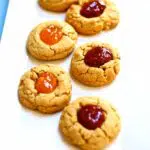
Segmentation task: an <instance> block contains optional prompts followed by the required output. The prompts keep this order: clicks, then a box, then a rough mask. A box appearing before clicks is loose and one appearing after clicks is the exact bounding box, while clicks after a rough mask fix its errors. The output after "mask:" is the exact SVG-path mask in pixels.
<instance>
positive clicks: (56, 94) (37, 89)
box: [18, 64, 71, 113]
mask: <svg viewBox="0 0 150 150" xmlns="http://www.w3.org/2000/svg"><path fill="white" fill-rule="evenodd" d="M18 94H19V100H20V102H21V104H23V105H24V106H25V107H27V108H30V109H33V110H38V111H40V112H42V113H54V112H57V111H60V110H62V109H63V108H64V107H65V106H66V105H67V104H68V103H69V101H70V98H71V81H70V77H69V75H68V74H67V73H66V72H65V71H64V70H63V69H62V68H61V67H59V66H57V65H52V64H49V65H39V66H37V67H34V68H31V69H30V70H29V71H28V72H26V73H25V74H24V75H23V76H22V77H21V80H20V84H19V88H18Z"/></svg>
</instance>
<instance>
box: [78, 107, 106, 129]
mask: <svg viewBox="0 0 150 150" xmlns="http://www.w3.org/2000/svg"><path fill="white" fill-rule="evenodd" d="M78 121H79V123H80V124H81V125H83V126H84V127H85V128H87V129H89V130H94V129H96V128H100V127H101V126H102V124H103V122H104V121H105V114H104V111H103V110H102V109H101V108H99V107H98V106H96V105H85V106H82V107H81V109H80V110H79V111H78Z"/></svg>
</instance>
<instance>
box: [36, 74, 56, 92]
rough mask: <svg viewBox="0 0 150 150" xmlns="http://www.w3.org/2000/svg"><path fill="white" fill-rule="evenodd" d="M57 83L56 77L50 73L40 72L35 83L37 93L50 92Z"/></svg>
mask: <svg viewBox="0 0 150 150" xmlns="http://www.w3.org/2000/svg"><path fill="white" fill-rule="evenodd" d="M57 85H58V81H57V78H56V77H55V76H54V75H53V74H52V73H47V72H44V73H41V74H40V75H39V78H38V79H37V81H36V83H35V88H36V89H37V91H38V92H39V93H50V92H52V91H54V90H55V88H56V86H57Z"/></svg>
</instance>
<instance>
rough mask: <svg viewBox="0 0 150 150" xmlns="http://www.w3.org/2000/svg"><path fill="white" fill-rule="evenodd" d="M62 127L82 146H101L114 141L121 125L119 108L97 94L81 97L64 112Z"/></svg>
mask: <svg viewBox="0 0 150 150" xmlns="http://www.w3.org/2000/svg"><path fill="white" fill-rule="evenodd" d="M59 127H60V131H61V132H62V134H63V135H64V137H65V138H66V139H67V140H68V142H70V143H71V144H74V145H76V146H78V147H79V148H80V149H83V150H102V149H104V148H105V147H107V146H108V145H109V144H111V143H112V142H113V141H114V139H116V137H117V136H118V134H119V132H120V129H121V119H120V116H119V114H118V112H117V111H116V109H115V108H114V107H113V106H112V105H111V104H110V103H109V102H107V101H104V100H101V99H100V98H98V97H80V98H78V99H77V100H75V101H74V102H73V103H71V104H69V105H68V106H67V107H65V109H64V110H63V112H62V115H61V118H60V122H59Z"/></svg>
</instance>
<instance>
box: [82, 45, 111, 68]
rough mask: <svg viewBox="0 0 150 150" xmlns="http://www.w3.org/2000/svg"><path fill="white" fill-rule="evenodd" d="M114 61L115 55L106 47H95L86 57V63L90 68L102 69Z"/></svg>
mask: <svg viewBox="0 0 150 150" xmlns="http://www.w3.org/2000/svg"><path fill="white" fill-rule="evenodd" d="M112 59H113V55H112V53H111V52H110V50H108V49H107V48H105V47H94V48H92V49H91V50H90V51H88V52H87V53H86V55H85V57H84V62H85V64H86V65H88V66H90V67H100V66H102V65H104V64H105V63H107V62H109V61H110V60H112Z"/></svg>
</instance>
